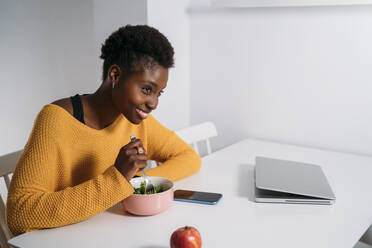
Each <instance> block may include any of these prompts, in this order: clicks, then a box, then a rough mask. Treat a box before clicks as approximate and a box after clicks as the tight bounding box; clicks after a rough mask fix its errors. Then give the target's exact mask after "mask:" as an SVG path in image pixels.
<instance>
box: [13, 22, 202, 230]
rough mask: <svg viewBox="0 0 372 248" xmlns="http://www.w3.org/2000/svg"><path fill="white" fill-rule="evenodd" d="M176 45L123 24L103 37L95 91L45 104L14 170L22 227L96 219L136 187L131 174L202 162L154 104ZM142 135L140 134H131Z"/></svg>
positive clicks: (172, 170)
mask: <svg viewBox="0 0 372 248" xmlns="http://www.w3.org/2000/svg"><path fill="white" fill-rule="evenodd" d="M173 55H174V51H173V47H172V46H171V44H170V43H169V41H168V40H167V38H166V37H165V36H164V35H163V34H161V33H160V32H159V31H158V30H156V29H154V28H152V27H149V26H146V25H138V26H130V25H127V26H125V27H121V28H119V29H118V30H117V31H115V32H114V33H112V34H111V35H110V36H109V37H108V38H107V40H106V41H105V43H104V44H103V45H102V49H101V56H100V57H101V58H102V59H103V74H102V84H101V85H100V87H99V88H98V90H97V91H96V92H94V93H93V94H83V95H75V96H73V97H68V98H64V99H60V100H57V101H55V102H53V103H51V104H47V105H45V106H44V107H43V108H42V109H41V111H40V112H39V114H38V116H37V117H36V120H35V122H34V126H33V129H32V132H31V134H30V137H29V139H28V141H27V144H26V145H25V148H24V151H23V154H22V156H21V158H20V160H19V162H18V164H17V167H16V169H15V171H14V174H13V178H12V181H11V185H10V188H9V192H8V200H7V221H8V226H9V227H10V230H11V231H12V232H13V234H14V235H18V234H21V233H24V232H29V231H33V230H39V229H43V228H53V227H60V226H64V225H68V224H72V223H76V222H79V221H82V220H85V219H88V218H90V217H92V216H94V215H97V214H99V213H100V212H102V211H105V210H106V209H108V208H110V207H111V206H113V205H115V204H116V203H118V202H120V201H122V200H123V199H125V198H126V197H129V196H130V195H132V194H133V192H134V189H133V187H132V186H131V184H130V183H129V180H130V179H131V178H133V177H134V176H140V172H141V170H143V169H144V168H145V167H146V163H147V160H149V159H151V160H156V161H158V162H161V165H159V166H157V167H155V168H152V169H149V170H148V171H147V172H146V174H147V175H148V176H160V177H166V178H169V179H171V180H178V179H181V178H184V177H187V176H189V175H191V174H193V173H195V172H197V171H198V170H199V169H200V166H201V160H200V157H199V156H198V154H197V153H196V152H195V151H194V150H193V149H192V148H191V146H189V145H188V144H186V143H185V142H184V141H183V140H182V139H181V138H179V137H178V136H177V135H176V134H175V133H174V132H173V131H171V130H169V129H167V128H166V127H164V126H163V125H162V124H160V123H159V122H158V121H157V120H156V119H155V118H154V117H153V116H152V115H151V111H153V110H155V109H156V108H157V106H158V102H159V97H160V95H161V94H162V93H163V90H164V89H165V88H166V86H167V81H168V70H169V69H170V68H171V67H172V66H173V63H174V61H173ZM132 135H134V136H135V137H136V139H135V140H133V141H131V139H130V137H131V136H132Z"/></svg>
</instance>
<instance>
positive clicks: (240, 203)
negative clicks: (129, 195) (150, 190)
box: [9, 140, 372, 248]
mask: <svg viewBox="0 0 372 248" xmlns="http://www.w3.org/2000/svg"><path fill="white" fill-rule="evenodd" d="M256 156H267V157H272V158H279V159H287V160H294V161H300V162H307V163H314V164H319V165H321V166H322V168H323V170H324V172H325V174H326V176H327V178H328V180H329V183H330V185H331V187H332V189H333V191H334V193H335V195H336V197H337V200H336V203H335V204H334V205H331V206H324V205H290V204H270V203H255V202H254V201H253V163H254V159H255V157H256ZM175 186H176V189H193V190H201V191H212V192H220V193H222V194H223V195H224V196H223V198H222V199H221V201H220V202H219V203H218V204H217V205H215V206H209V205H200V204H193V203H183V202H174V203H173V205H172V206H171V207H170V209H168V210H167V211H165V212H164V213H161V214H158V215H155V216H149V217H136V216H131V215H128V214H126V213H125V212H124V211H123V209H122V207H121V205H116V206H115V207H113V208H112V209H109V210H107V211H105V212H103V213H101V214H99V215H97V216H95V217H93V218H90V219H89V220H86V221H83V222H81V223H78V224H74V225H69V226H65V227H61V228H56V229H49V230H41V231H35V232H31V233H26V234H23V235H20V236H17V237H15V238H13V239H11V240H10V241H9V243H10V244H12V245H14V246H16V247H139V248H165V247H169V239H170V235H171V234H172V232H173V231H174V230H175V229H176V228H178V227H181V226H185V225H191V226H195V227H196V228H197V229H198V230H199V231H200V233H201V236H202V241H203V247H207V248H210V247H212V248H216V247H255V248H256V247H296V248H297V247H311V248H314V247H317V248H320V247H327V248H333V247H337V248H342V247H345V248H350V247H353V245H354V244H355V243H356V242H357V241H358V240H359V238H360V236H361V235H362V234H363V233H364V232H365V231H366V230H367V228H368V227H369V226H370V225H371V223H372V197H371V190H372V157H367V156H357V155H351V154H343V153H336V152H330V151H323V150H317V149H310V148H303V147H298V146H290V145H284V144H277V143H270V142H264V141H259V140H244V141H242V142H239V143H237V144H234V145H232V146H229V147H227V148H225V149H223V150H220V151H218V152H215V153H213V154H212V155H209V156H207V157H205V158H203V166H202V168H201V170H200V172H198V173H197V174H195V175H193V176H191V177H189V178H186V179H184V180H181V181H178V182H176V183H175Z"/></svg>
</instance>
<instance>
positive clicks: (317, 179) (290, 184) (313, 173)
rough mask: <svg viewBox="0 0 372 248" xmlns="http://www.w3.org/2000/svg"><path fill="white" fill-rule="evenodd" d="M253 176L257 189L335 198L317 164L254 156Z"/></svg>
mask: <svg viewBox="0 0 372 248" xmlns="http://www.w3.org/2000/svg"><path fill="white" fill-rule="evenodd" d="M255 178H256V182H255V183H256V187H257V188H258V189H263V190H272V191H279V192H285V193H290V194H297V195H304V196H311V197H318V198H324V199H335V195H334V194H333V192H332V189H331V187H330V186H329V183H328V181H327V178H326V177H325V175H324V173H323V170H322V168H321V167H320V166H318V165H314V164H306V163H300V162H294V161H287V160H280V159H272V158H266V157H256V168H255Z"/></svg>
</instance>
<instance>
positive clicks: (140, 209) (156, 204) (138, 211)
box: [122, 177, 174, 215]
mask: <svg viewBox="0 0 372 248" xmlns="http://www.w3.org/2000/svg"><path fill="white" fill-rule="evenodd" d="M148 179H149V180H150V181H151V183H152V184H153V185H155V186H156V185H161V186H162V187H163V190H164V191H163V192H160V193H157V194H151V195H139V194H133V195H131V196H129V197H127V198H125V199H124V200H123V201H122V203H123V207H124V209H125V210H126V211H128V212H129V213H131V214H135V215H155V214H158V213H161V212H163V211H165V210H167V209H168V208H169V207H170V205H171V204H172V202H173V191H174V188H173V182H172V181H171V180H169V179H167V178H163V177H148ZM143 181H144V179H143V177H136V178H132V179H131V180H130V183H131V184H132V186H133V187H134V188H139V187H140V184H141V182H143Z"/></svg>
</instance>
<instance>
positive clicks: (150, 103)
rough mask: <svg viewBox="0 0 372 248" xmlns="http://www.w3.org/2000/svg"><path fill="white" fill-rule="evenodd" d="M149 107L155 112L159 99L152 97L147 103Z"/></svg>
mask: <svg viewBox="0 0 372 248" xmlns="http://www.w3.org/2000/svg"><path fill="white" fill-rule="evenodd" d="M147 106H148V107H149V108H150V109H151V110H154V109H156V107H157V106H158V98H157V97H156V96H153V97H151V98H150V99H149V100H148V101H147Z"/></svg>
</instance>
